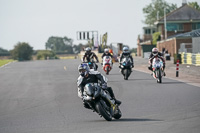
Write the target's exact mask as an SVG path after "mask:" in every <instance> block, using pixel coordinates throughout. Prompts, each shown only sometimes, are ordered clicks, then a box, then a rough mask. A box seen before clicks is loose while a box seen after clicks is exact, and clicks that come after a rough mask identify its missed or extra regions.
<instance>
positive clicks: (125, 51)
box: [119, 47, 134, 70]
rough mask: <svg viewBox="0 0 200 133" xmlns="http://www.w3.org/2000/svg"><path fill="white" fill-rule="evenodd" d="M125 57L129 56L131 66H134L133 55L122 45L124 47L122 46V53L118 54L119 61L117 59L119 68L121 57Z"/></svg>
mask: <svg viewBox="0 0 200 133" xmlns="http://www.w3.org/2000/svg"><path fill="white" fill-rule="evenodd" d="M125 57H129V58H130V59H131V62H132V68H133V67H134V63H133V57H132V55H131V54H130V51H129V49H128V47H124V48H123V52H122V54H121V55H120V61H119V63H120V64H119V68H120V65H121V61H122V59H123V58H125ZM120 70H121V69H120Z"/></svg>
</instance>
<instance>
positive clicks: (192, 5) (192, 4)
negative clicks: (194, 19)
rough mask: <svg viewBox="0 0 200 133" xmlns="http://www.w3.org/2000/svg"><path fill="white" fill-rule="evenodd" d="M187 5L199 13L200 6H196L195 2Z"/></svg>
mask: <svg viewBox="0 0 200 133" xmlns="http://www.w3.org/2000/svg"><path fill="white" fill-rule="evenodd" d="M188 5H189V6H191V7H192V8H194V9H196V10H198V11H200V6H199V5H198V3H197V2H189V3H188Z"/></svg>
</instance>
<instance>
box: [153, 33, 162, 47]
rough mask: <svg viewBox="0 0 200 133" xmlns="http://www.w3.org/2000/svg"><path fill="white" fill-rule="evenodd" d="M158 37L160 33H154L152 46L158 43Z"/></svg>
mask: <svg viewBox="0 0 200 133" xmlns="http://www.w3.org/2000/svg"><path fill="white" fill-rule="evenodd" d="M160 35H161V33H160V32H155V33H153V44H154V45H156V44H157V41H160V40H161V38H160Z"/></svg>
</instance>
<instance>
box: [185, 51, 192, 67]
mask: <svg viewBox="0 0 200 133" xmlns="http://www.w3.org/2000/svg"><path fill="white" fill-rule="evenodd" d="M186 56H187V57H186V59H187V63H186V64H189V65H192V54H191V53H187V55H186Z"/></svg>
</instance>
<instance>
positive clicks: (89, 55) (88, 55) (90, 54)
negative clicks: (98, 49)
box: [83, 47, 99, 62]
mask: <svg viewBox="0 0 200 133" xmlns="http://www.w3.org/2000/svg"><path fill="white" fill-rule="evenodd" d="M93 58H95V59H96V61H97V62H99V59H98V57H97V56H96V54H95V53H94V52H91V48H90V47H88V48H86V52H85V54H84V56H83V62H91V60H90V59H93ZM85 59H86V61H85Z"/></svg>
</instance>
